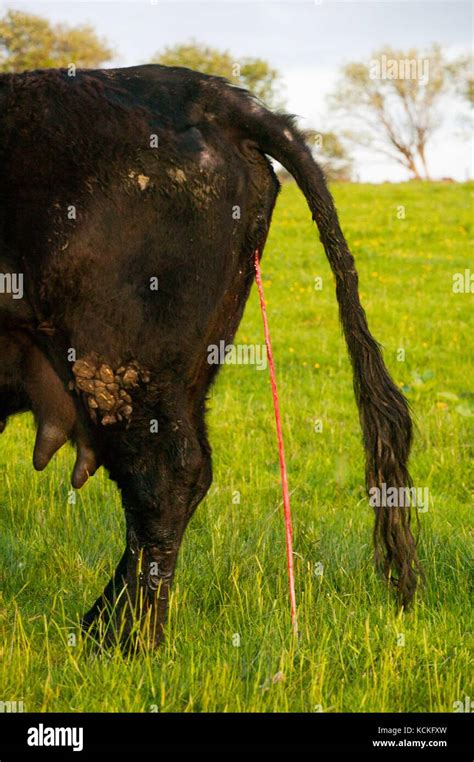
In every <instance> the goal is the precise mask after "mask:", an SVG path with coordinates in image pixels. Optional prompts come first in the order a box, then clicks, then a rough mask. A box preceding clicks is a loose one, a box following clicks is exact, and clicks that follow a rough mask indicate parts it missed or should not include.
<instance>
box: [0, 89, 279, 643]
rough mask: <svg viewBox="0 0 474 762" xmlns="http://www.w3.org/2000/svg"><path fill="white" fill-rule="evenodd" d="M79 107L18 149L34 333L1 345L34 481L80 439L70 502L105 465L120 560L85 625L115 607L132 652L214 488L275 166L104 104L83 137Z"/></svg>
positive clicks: (14, 188) (21, 249) (13, 173)
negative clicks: (233, 352) (216, 357)
mask: <svg viewBox="0 0 474 762" xmlns="http://www.w3.org/2000/svg"><path fill="white" fill-rule="evenodd" d="M43 84H44V83H43ZM43 84H42V83H39V84H38V85H36V87H37V88H38V93H37V96H38V99H39V100H40V101H41V100H42V99H43V100H46V101H48V97H49V95H48V89H47V88H44V87H43ZM81 97H82V96H80V94H76V95H75V96H74V97H72V95H71V92H70V91H67V92H66V93H65V94H64V93H63V106H62V109H63V111H62V113H60V114H56V115H55V114H54V113H53V112H54V110H55V109H57V108H59V107H58V106H56V105H55V104H54V102H53V101H48V102H47V106H48V109H47V110H46V113H49V114H50V117H51V123H50V124H47V125H44V124H43V123H40V124H35V123H34V120H33V124H31V116H30V119H29V120H26V117H25V116H24V112H22V111H21V109H18V117H17V119H18V120H19V121H20V123H21V122H22V120H23V123H21V124H19V125H17V126H18V127H19V128H20V129H19V130H17V134H18V135H23V136H25V135H26V137H24V138H23V139H20V138H16V139H13V138H12V139H11V140H10V153H9V159H8V160H5V162H6V163H5V164H4V169H5V172H4V174H3V181H0V182H1V183H2V184H3V185H4V187H5V186H6V184H8V185H9V195H8V201H7V202H6V204H5V207H4V209H3V211H2V227H3V236H4V239H5V241H6V246H7V247H8V250H9V251H10V252H13V258H14V259H15V260H16V265H17V267H18V270H21V271H22V272H23V274H24V278H25V304H27V305H28V317H27V319H26V320H24V319H23V318H22V320H19V319H18V320H15V316H14V311H13V310H10V313H9V314H8V320H6V319H4V320H3V321H2V326H3V327H2V328H1V333H2V335H4V336H5V337H6V338H5V340H6V341H8V342H10V343H11V344H12V345H13V344H15V346H16V344H17V343H18V341H19V342H20V345H21V351H20V355H21V358H20V360H18V358H17V361H18V367H17V366H15V368H13V363H12V373H13V371H15V373H16V372H20V375H21V374H22V376H23V377H22V388H23V389H24V394H25V400H26V404H25V400H23V409H25V407H26V406H27V407H28V409H33V410H34V412H35V414H36V417H37V422H38V431H39V433H38V438H37V444H36V447H35V465H36V466H37V467H44V465H45V464H46V462H47V461H48V460H49V458H50V457H51V455H52V454H53V452H54V451H55V450H56V449H57V448H58V447H59V446H60V445H61V444H62V443H63V441H66V440H67V439H68V438H71V439H74V440H75V441H76V443H77V444H78V451H79V456H78V463H76V467H75V472H74V474H75V475H74V476H73V483H74V484H75V486H81V484H82V483H83V482H84V481H85V479H86V478H87V476H88V475H89V473H93V471H94V470H95V468H96V466H97V464H98V463H103V465H104V466H105V467H106V468H107V469H108V471H109V473H110V475H111V477H112V478H113V479H114V480H115V481H116V482H117V484H118V486H119V488H120V490H121V492H122V497H123V503H124V508H125V514H126V522H127V542H126V549H125V552H124V555H123V557H122V559H121V561H120V563H119V566H118V568H117V571H116V574H115V575H114V578H113V579H112V580H111V582H110V583H109V585H108V586H107V588H106V590H105V591H104V593H103V594H102V595H101V596H99V598H98V599H97V601H96V603H95V604H94V605H93V607H92V608H91V610H90V611H89V612H88V614H87V615H86V617H85V619H84V623H85V625H86V626H87V627H89V626H91V625H92V624H95V623H96V622H97V619H98V618H100V617H102V615H103V614H104V612H108V613H109V614H110V610H111V609H112V608H113V609H115V615H117V613H120V614H121V613H123V614H124V621H125V624H123V623H122V625H123V630H122V634H124V635H125V637H127V636H128V635H129V634H130V632H131V629H132V625H133V616H131V614H134V615H138V617H139V618H145V619H147V621H148V623H149V626H150V630H149V634H150V636H151V639H152V640H153V641H154V640H156V639H157V638H159V637H160V635H161V630H162V626H163V622H164V617H165V610H166V604H167V597H168V591H169V585H170V584H171V580H172V577H173V573H174V567H175V563H176V557H177V553H178V550H179V545H180V542H181V539H182V536H183V533H184V530H185V528H186V525H187V522H188V521H189V518H190V516H191V515H192V512H193V511H194V509H195V508H196V506H197V505H198V503H199V502H200V500H201V499H202V498H203V497H204V495H205V493H206V491H207V489H208V488H209V485H210V482H211V462H210V446H209V443H208V440H207V435H206V428H205V423H204V406H205V397H206V393H207V390H208V388H209V385H210V384H211V382H212V381H213V379H214V377H215V375H216V373H217V371H218V369H219V365H216V364H215V363H210V362H209V347H210V346H213V345H214V346H219V345H220V343H221V342H224V344H225V345H227V344H228V343H229V342H231V341H232V339H233V337H234V335H235V332H236V330H237V327H238V324H239V322H240V319H241V317H242V313H243V310H244V306H245V302H246V299H247V296H248V293H249V290H250V286H251V283H252V280H253V252H254V250H255V248H257V247H259V248H260V249H262V248H263V245H264V243H265V239H266V235H267V232H268V226H269V223H270V218H271V213H272V210H273V206H274V203H275V199H276V195H277V192H278V183H277V182H276V179H275V177H274V175H273V172H272V170H271V168H270V165H269V163H268V161H267V159H266V158H265V157H263V156H262V155H260V154H259V153H258V152H257V151H255V152H254V153H252V151H248V152H247V153H246V154H243V153H241V152H240V150H239V149H238V148H237V147H236V146H234V144H233V143H232V140H231V139H230V138H229V136H226V135H225V134H223V133H222V131H221V130H219V129H218V128H213V127H212V125H209V124H207V123H206V124H205V125H202V126H201V127H199V126H196V125H191V126H187V127H185V128H182V129H180V130H179V131H176V130H170V129H169V127H167V128H166V129H165V127H164V126H163V120H162V119H160V117H159V115H158V117H156V115H154V112H153V111H152V110H148V111H146V114H145V116H144V117H143V115H141V114H140V119H139V120H138V122H137V119H136V113H135V110H134V108H132V107H130V110H129V112H127V110H126V109H125V113H123V110H122V111H120V112H119V113H118V112H117V113H116V111H115V108H114V107H113V106H109V105H108V102H107V99H106V98H105V100H104V101H103V102H102V106H101V107H100V108H101V111H100V113H98V114H97V119H96V122H95V124H94V127H93V128H92V127H91V125H90V123H89V121H86V120H85V119H84V118H82V124H79V125H78V124H77V122H78V120H79V121H80V120H81V117H80V114H79V111H80V109H79V106H80V103H79V106H78V107H76V108H74V106H76V100H79V101H80V98H81ZM19 99H20V101H21V97H19ZM68 99H69V100H70V101H71V102H70V103H69V104H68ZM75 99H76V100H75ZM146 105H147V106H148V104H146ZM86 106H89V107H90V108H97V104H96V102H95V101H93V102H91V103H89V102H87V99H86V102H85V103H84V107H86ZM17 108H18V107H17ZM104 112H106V116H107V117H108V119H107V120H104V118H103V117H104ZM107 112H108V113H107ZM43 113H44V111H43ZM61 118H62V119H63V125H62V128H58V129H57V131H56V133H55V128H54V127H53V126H52V125H56V124H60V121H59V122H58V119H59V120H60V119H61ZM132 119H135V121H134V122H133V124H132V123H131V120H132ZM68 120H69V121H68ZM64 121H66V122H67V123H66V124H64ZM22 127H23V130H22V129H21V128H22ZM28 130H29V133H27V132H25V131H28ZM33 135H34V141H33ZM65 135H67V140H65V137H64V136H65ZM154 135H156V136H157V137H158V148H157V149H155V147H153V146H152V145H151V142H152V141H151V138H152V137H153V136H154ZM38 157H41V158H40V160H39V158H38ZM32 180H33V182H32ZM25 217H27V219H28V222H29V224H28V225H25V224H24V222H25ZM7 312H8V310H7ZM3 314H6V313H3ZM15 336H16V337H18V336H20V337H21V339H20V340H19V339H18V338H15ZM18 368H20V371H18ZM18 409H20V407H18ZM12 412H15V411H12ZM116 620H117V616H115V619H114V621H116Z"/></svg>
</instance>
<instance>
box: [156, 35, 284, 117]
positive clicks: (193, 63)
mask: <svg viewBox="0 0 474 762" xmlns="http://www.w3.org/2000/svg"><path fill="white" fill-rule="evenodd" d="M153 61H154V62H155V63H160V64H163V65H165V66H185V67H186V68H188V69H195V70H196V71H202V72H203V73H204V74H213V75H216V76H219V77H225V78H226V79H228V80H230V81H231V82H233V83H235V84H236V85H241V86H242V87H245V88H247V89H248V90H250V91H251V92H252V93H254V95H256V96H257V97H258V98H260V100H262V101H263V102H264V103H265V104H266V105H267V106H269V107H270V108H281V107H282V105H283V103H282V101H281V94H280V92H279V90H280V88H281V80H280V75H279V73H278V71H277V70H276V69H273V68H272V67H271V66H270V65H269V64H268V63H267V62H266V61H264V60H263V59H262V58H240V59H238V58H235V57H234V56H232V54H231V53H230V52H229V51H228V50H218V49H217V48H211V47H209V46H207V45H203V44H201V43H199V42H196V40H191V41H190V42H186V43H183V44H180V45H173V46H172V47H168V48H165V50H164V51H163V52H161V53H157V54H156V55H155V56H154V58H153Z"/></svg>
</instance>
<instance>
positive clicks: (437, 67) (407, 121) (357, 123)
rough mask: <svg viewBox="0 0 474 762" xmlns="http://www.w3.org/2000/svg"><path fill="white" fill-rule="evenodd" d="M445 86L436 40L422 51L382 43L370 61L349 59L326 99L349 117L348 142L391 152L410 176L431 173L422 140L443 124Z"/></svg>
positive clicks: (446, 78) (443, 65) (447, 84)
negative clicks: (395, 48)
mask: <svg viewBox="0 0 474 762" xmlns="http://www.w3.org/2000/svg"><path fill="white" fill-rule="evenodd" d="M449 88H450V77H449V74H448V70H447V62H446V61H445V57H444V54H443V52H442V50H441V48H440V47H439V46H438V45H434V46H433V47H432V48H431V50H430V51H429V52H428V53H427V54H426V55H423V54H422V53H420V51H418V50H416V49H413V50H409V51H400V50H393V49H392V48H389V47H386V48H383V49H382V50H380V51H378V52H377V53H375V54H374V55H373V57H372V59H371V61H369V62H365V63H350V64H347V65H346V66H345V67H344V68H343V70H342V77H341V81H340V82H339V84H338V86H337V89H336V91H335V94H334V95H332V96H331V98H330V102H331V104H332V106H333V107H334V108H335V109H336V110H337V111H338V112H339V113H341V114H342V115H343V116H345V117H346V118H347V119H348V120H350V122H351V124H352V129H351V130H350V131H348V132H346V138H347V139H348V140H350V142H352V143H353V144H356V145H359V146H363V147H365V148H369V149H370V150H371V151H373V152H377V153H382V154H384V155H385V156H388V157H390V158H391V159H393V160H394V161H396V162H398V163H399V164H401V165H402V166H403V167H405V169H407V170H408V171H409V172H410V174H411V176H412V177H413V178H417V179H421V177H424V178H425V179H429V172H428V167H427V162H426V146H427V143H428V141H429V140H430V138H431V137H432V135H433V134H434V132H435V131H436V130H437V129H438V127H439V126H440V124H441V115H440V113H439V110H438V106H439V104H440V101H441V99H442V97H443V96H444V95H445V94H447V93H448V92H449Z"/></svg>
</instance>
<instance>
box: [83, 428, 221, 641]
mask: <svg viewBox="0 0 474 762" xmlns="http://www.w3.org/2000/svg"><path fill="white" fill-rule="evenodd" d="M155 437H156V438H155ZM132 442H133V445H132V444H131V443H132ZM132 448H133V450H134V452H133V457H131V453H132ZM112 460H113V462H109V463H108V464H106V465H107V467H108V468H109V471H110V475H111V477H112V478H113V479H114V480H115V481H116V482H117V484H118V486H119V488H120V490H121V493H122V501H123V507H124V510H125V519H126V547H125V551H124V553H123V555H122V558H121V560H120V562H119V564H118V566H117V569H116V571H115V573H114V575H113V577H112V579H111V580H110V582H109V583H108V585H107V586H106V588H105V590H104V592H103V593H102V594H101V595H100V596H99V598H98V599H97V600H96V602H95V603H94V605H93V606H92V607H91V609H90V610H89V611H88V612H87V614H86V615H85V616H84V618H83V620H82V627H83V629H85V630H86V631H87V632H89V633H90V634H93V635H94V636H98V637H99V639H100V640H102V642H104V643H105V644H106V645H114V644H118V643H120V645H121V646H122V647H123V648H124V649H125V650H126V651H135V650H136V649H137V648H140V646H147V645H149V646H154V645H156V644H158V643H159V642H160V641H161V640H162V637H163V630H164V625H165V620H166V612H167V605H168V598H169V592H170V587H171V583H172V580H173V575H174V570H175V566H176V561H177V556H178V552H179V548H180V545H181V540H182V538H183V534H184V531H185V529H186V526H187V523H188V521H189V519H190V517H191V515H192V513H193V511H194V509H195V508H196V507H197V505H198V504H199V502H200V501H201V500H202V499H203V497H204V496H205V494H206V492H207V490H208V489H209V486H210V484H211V480H212V475H211V463H210V451H209V447H208V445H207V440H206V439H205V437H203V436H202V434H201V433H200V431H199V428H196V427H195V425H193V424H192V423H191V421H186V420H185V418H184V417H182V416H176V417H173V418H168V423H167V424H166V423H165V424H164V427H160V433H159V435H158V434H149V433H142V435H141V436H140V435H139V433H138V432H137V431H136V430H135V431H134V432H132V431H127V432H124V434H123V436H122V443H121V446H120V447H119V448H118V449H117V450H116V451H115V452H114V453H113V455H112Z"/></svg>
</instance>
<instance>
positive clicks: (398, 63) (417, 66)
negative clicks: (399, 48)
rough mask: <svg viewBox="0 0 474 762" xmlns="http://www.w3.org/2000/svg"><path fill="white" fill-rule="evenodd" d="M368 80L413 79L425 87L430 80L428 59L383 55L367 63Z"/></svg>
mask: <svg viewBox="0 0 474 762" xmlns="http://www.w3.org/2000/svg"><path fill="white" fill-rule="evenodd" d="M369 77H370V79H413V80H417V81H418V82H420V84H422V85H427V84H428V82H429V78H430V59H429V58H389V57H388V56H386V55H385V54H384V55H382V56H380V58H372V59H371V61H370V62H369Z"/></svg>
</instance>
